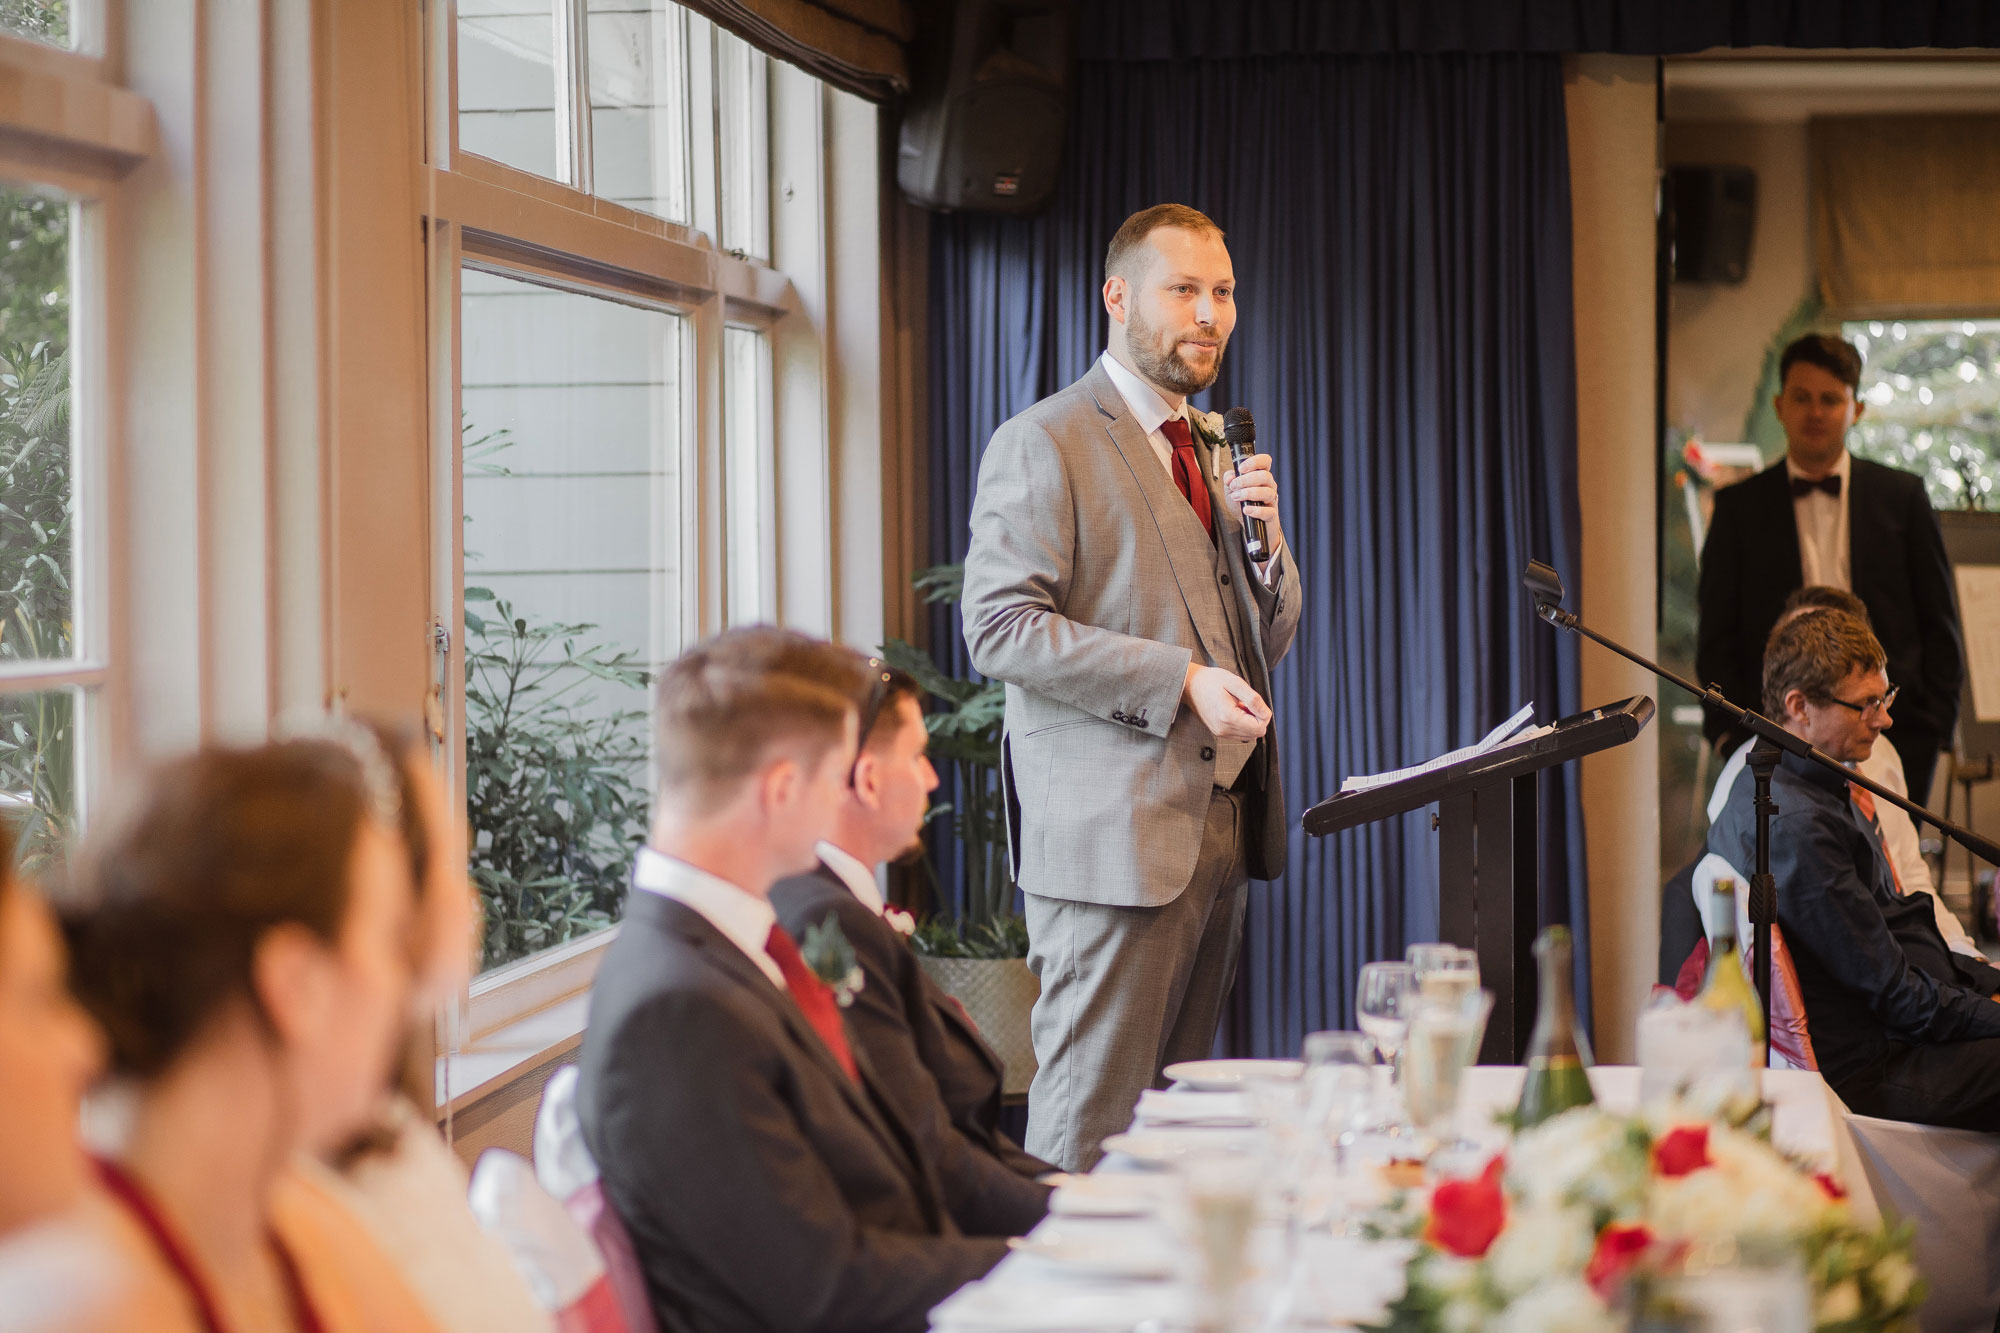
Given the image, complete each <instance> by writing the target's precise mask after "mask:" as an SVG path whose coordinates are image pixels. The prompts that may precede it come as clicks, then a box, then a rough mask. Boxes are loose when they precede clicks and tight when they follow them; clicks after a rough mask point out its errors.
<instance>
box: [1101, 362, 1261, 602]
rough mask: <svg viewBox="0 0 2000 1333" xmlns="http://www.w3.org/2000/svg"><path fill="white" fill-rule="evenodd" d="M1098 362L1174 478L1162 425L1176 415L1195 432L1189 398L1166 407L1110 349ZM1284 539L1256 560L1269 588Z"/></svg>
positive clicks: (1216, 463)
mask: <svg viewBox="0 0 2000 1333" xmlns="http://www.w3.org/2000/svg"><path fill="white" fill-rule="evenodd" d="M1098 361H1099V362H1101V363H1102V364H1103V366H1104V373H1105V374H1107V375H1109V376H1110V377H1111V383H1112V384H1113V385H1114V386H1116V388H1117V390H1118V396H1119V397H1121V398H1123V399H1124V400H1125V406H1126V408H1127V410H1129V411H1130V412H1131V413H1132V419H1133V420H1134V421H1136V422H1138V423H1139V429H1140V430H1142V431H1144V432H1145V433H1146V443H1147V444H1150V445H1152V446H1153V453H1154V454H1155V455H1157V456H1158V458H1159V460H1160V466H1161V467H1163V468H1165V469H1166V470H1167V476H1168V477H1169V478H1171V477H1172V476H1173V475H1174V446H1173V442H1172V441H1170V440H1168V439H1167V433H1166V432H1165V431H1163V430H1161V429H1160V426H1161V424H1162V423H1163V422H1165V421H1167V420H1168V419H1169V418H1177V419H1179V420H1182V421H1185V422H1187V423H1188V432H1189V433H1190V434H1193V433H1194V420H1193V418H1192V416H1191V414H1190V409H1189V406H1188V403H1187V400H1186V399H1182V400H1181V405H1180V408H1179V410H1178V411H1177V410H1175V409H1174V408H1171V407H1168V406H1167V400H1166V399H1164V398H1162V397H1160V392H1159V390H1157V389H1155V388H1154V387H1153V386H1152V385H1150V384H1148V383H1146V381H1144V380H1142V379H1140V378H1139V377H1138V376H1137V375H1134V374H1133V373H1132V372H1131V371H1129V370H1127V369H1125V366H1124V364H1123V363H1122V362H1120V361H1119V360H1118V358H1117V357H1115V356H1113V355H1111V353H1110V352H1108V351H1107V352H1105V353H1104V354H1103V355H1102V356H1100V357H1099V358H1098ZM1220 452H1221V451H1219V450H1215V451H1211V454H1212V455H1213V456H1214V466H1216V467H1217V468H1218V469H1219V468H1220V467H1221V459H1220ZM1178 485H1179V483H1176V488H1177V489H1178ZM1225 503H1226V502H1225ZM1283 542H1284V535H1283V532H1282V530H1281V531H1280V534H1279V537H1278V540H1277V541H1276V542H1274V543H1272V545H1271V555H1270V556H1267V557H1265V558H1264V559H1263V560H1259V561H1255V562H1253V563H1254V564H1255V565H1256V566H1257V577H1258V578H1260V579H1262V580H1263V581H1264V586H1265V587H1267V588H1268V587H1270V586H1271V577H1272V574H1273V573H1274V572H1275V567H1274V566H1273V564H1272V559H1271V557H1273V556H1276V555H1277V554H1278V547H1279V546H1280V545H1282V544H1283Z"/></svg>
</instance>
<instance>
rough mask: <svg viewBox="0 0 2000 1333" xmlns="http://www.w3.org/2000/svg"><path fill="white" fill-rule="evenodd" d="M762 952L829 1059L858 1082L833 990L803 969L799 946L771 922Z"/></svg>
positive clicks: (803, 957)
mask: <svg viewBox="0 0 2000 1333" xmlns="http://www.w3.org/2000/svg"><path fill="white" fill-rule="evenodd" d="M764 952H765V953H768V954H770V955H771V957H772V958H773V959H774V960H775V961H776V962H777V964H778V970H779V971H780V972H782V973H784V974H785V989H786V990H788V991H790V992H791V993H792V999H793V1001H794V1002H795V1003H796V1004H797V1005H798V1006H799V1012H800V1013H802V1014H804V1015H805V1016H806V1022H808V1023H810V1024H812V1028H813V1031H814V1032H817V1033H819V1039H820V1040H821V1041H823V1042H825V1043H826V1048H827V1049H828V1050H829V1051H832V1052H833V1058H834V1059H835V1060H837V1061H839V1062H840V1067H841V1068H842V1069H845V1070H846V1071H847V1076H848V1077H849V1078H851V1079H855V1080H859V1079H860V1077H861V1071H860V1070H859V1069H857V1068H856V1067H855V1064H854V1051H853V1050H852V1049H851V1048H850V1047H849V1046H848V1044H847V1025H846V1024H844V1023H842V1022H841V1021H840V1001H839V1000H838V999H837V998H835V996H834V993H833V987H831V986H829V985H827V984H826V983H825V982H824V981H821V980H820V979H819V978H818V977H817V976H815V975H814V974H813V970H812V969H811V968H809V967H807V966H806V960H805V955H803V954H801V953H800V952H799V946H798V945H797V944H796V943H794V942H793V940H792V937H791V936H790V935H787V934H786V933H785V928H784V927H783V926H781V925H779V924H777V923H776V922H775V921H774V922H772V923H771V934H770V935H769V937H768V938H766V939H765V941H764Z"/></svg>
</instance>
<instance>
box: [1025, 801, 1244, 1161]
mask: <svg viewBox="0 0 2000 1333" xmlns="http://www.w3.org/2000/svg"><path fill="white" fill-rule="evenodd" d="M1243 806H1244V803H1243V798H1242V796H1241V795H1239V794H1235V793H1232V792H1226V791H1223V790H1222V789H1221V788H1217V789H1216V790H1215V791H1214V793H1213V794H1212V796H1211V799H1210V801H1209V807H1208V822H1207V825H1206V826H1205V827H1204V829H1203V830H1202V840H1201V852H1200V855H1199V856H1198V858H1197V859H1196V862H1195V869H1194V878H1193V879H1192V880H1191V881H1189V883H1188V886H1187V888H1186V889H1185V890H1184V891H1183V892H1182V893H1181V895H1180V896H1179V897H1178V898H1175V899H1174V900H1173V901H1172V902H1169V903H1165V904H1162V905H1161V906H1158V907H1115V906H1110V905H1108V904H1103V903H1082V902H1072V901H1069V900H1067V899H1063V898H1046V897H1042V896H1041V895H1039V894H1033V893H1030V894H1027V895H1025V896H1026V898H1027V906H1028V940H1029V944H1028V965H1029V966H1030V967H1031V968H1033V969H1034V972H1035V975H1036V976H1037V977H1039V978H1040V979H1041V983H1042V994H1041V998H1040V999H1038V1000H1037V1001H1036V1002H1035V1011H1034V1016H1033V1020H1032V1030H1033V1036H1034V1042H1035V1061H1036V1064H1037V1066H1038V1067H1037V1069H1036V1071H1035V1081H1034V1083H1033V1085H1032V1086H1031V1087H1030V1089H1029V1092H1028V1142H1027V1148H1028V1151H1029V1152H1031V1153H1033V1154H1035V1155H1036V1156H1037V1157H1041V1158H1043V1159H1045V1160H1047V1161H1051V1162H1054V1163H1056V1164H1057V1165H1059V1166H1061V1167H1063V1168H1064V1169H1065V1170H1068V1171H1087V1170H1089V1169H1090V1168H1091V1167H1092V1166H1093V1165H1095V1163H1096V1162H1097V1159H1098V1157H1099V1156H1100V1155H1101V1152H1102V1150H1101V1149H1100V1148H1099V1146H1098V1145H1099V1144H1100V1143H1101V1142H1102V1141H1103V1139H1104V1137H1105V1136H1106V1135H1108V1134H1116V1133H1118V1132H1119V1131H1121V1130H1123V1129H1124V1128H1126V1126H1127V1125H1129V1124H1130V1123H1131V1119H1132V1109H1133V1106H1134V1105H1135V1104H1136V1103H1137V1102H1138V1100H1139V1093H1140V1092H1141V1091H1142V1090H1144V1089H1146V1088H1149V1087H1155V1086H1165V1084H1164V1081H1163V1079H1162V1078H1161V1074H1160V1070H1161V1069H1162V1068H1164V1067H1165V1066H1167V1065H1170V1064H1173V1063H1175V1062H1176V1061H1180V1060H1200V1059H1203V1058H1205V1057H1206V1056H1207V1055H1208V1054H1209V1053H1210V1051H1211V1050H1212V1049H1213V1047H1214V1045H1215V1032H1216V1027H1217V1025H1218V1024H1219V1022H1220V1021H1221V1017H1222V1002H1223V999H1224V997H1226V996H1227V995H1228V994H1229V987H1230V984H1231V982H1233V981H1234V980H1235V977H1236V957H1237V953H1238V952H1239V950H1240V947H1241V945H1242V941H1243V912H1244V906H1245V902H1246V898H1247V894H1248V888H1249V871H1248V869H1247V867H1246V862H1245V853H1244V836H1245V832H1246V830H1245V828H1244V823H1245V819H1244V808H1243Z"/></svg>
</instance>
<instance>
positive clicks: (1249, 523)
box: [1222, 407, 1271, 560]
mask: <svg viewBox="0 0 2000 1333" xmlns="http://www.w3.org/2000/svg"><path fill="white" fill-rule="evenodd" d="M1222 438H1223V439H1225V440H1227V441H1228V442H1229V456H1230V457H1231V458H1232V459H1234V460H1236V467H1237V470H1238V471H1241V470H1242V467H1243V464H1244V463H1245V462H1247V461H1248V460H1249V458H1250V455H1252V454H1254V453H1256V452H1257V423H1256V421H1255V420H1253V419H1252V418H1251V416H1250V409H1249V408H1247V407H1232V408H1230V409H1229V410H1228V411H1227V412H1224V413H1223V414H1222ZM1243 552H1244V554H1245V555H1248V556H1249V557H1250V558H1251V559H1252V560H1269V559H1270V558H1271V543H1270V542H1269V541H1268V540H1266V538H1265V535H1264V520H1263V519H1261V518H1251V517H1250V516H1249V515H1248V514H1245V515H1244V516H1243Z"/></svg>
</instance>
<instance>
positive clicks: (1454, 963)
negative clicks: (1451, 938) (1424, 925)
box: [1403, 944, 1479, 995]
mask: <svg viewBox="0 0 2000 1333" xmlns="http://www.w3.org/2000/svg"><path fill="white" fill-rule="evenodd" d="M1403 957H1404V959H1405V960H1406V961H1407V962H1408V963H1409V964H1410V969H1411V971H1413V972H1414V973H1416V977H1417V989H1418V990H1419V991H1422V992H1423V993H1425V994H1431V993H1433V992H1444V993H1449V994H1453V995H1460V994H1464V993H1465V992H1467V991H1472V990H1477V989H1478V988H1479V955H1478V954H1476V953H1474V952H1473V951H1472V950H1470V949H1461V948H1459V947H1458V946H1457V945H1456V944H1412V945H1411V946H1410V947H1409V948H1408V949H1407V950H1405V951H1404V954H1403Z"/></svg>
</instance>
